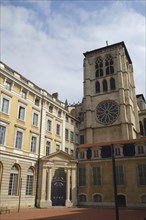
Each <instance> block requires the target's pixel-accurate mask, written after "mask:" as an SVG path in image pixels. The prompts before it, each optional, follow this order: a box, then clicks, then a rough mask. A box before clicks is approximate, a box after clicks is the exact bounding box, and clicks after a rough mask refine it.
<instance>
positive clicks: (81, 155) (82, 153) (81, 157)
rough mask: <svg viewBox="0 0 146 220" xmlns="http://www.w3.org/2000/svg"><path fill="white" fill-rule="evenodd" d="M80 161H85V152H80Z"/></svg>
mask: <svg viewBox="0 0 146 220" xmlns="http://www.w3.org/2000/svg"><path fill="white" fill-rule="evenodd" d="M80 159H85V152H84V151H81V152H80Z"/></svg>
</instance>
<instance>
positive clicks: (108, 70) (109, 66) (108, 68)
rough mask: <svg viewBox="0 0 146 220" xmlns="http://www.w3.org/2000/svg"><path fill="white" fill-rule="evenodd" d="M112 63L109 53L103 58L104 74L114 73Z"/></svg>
mask: <svg viewBox="0 0 146 220" xmlns="http://www.w3.org/2000/svg"><path fill="white" fill-rule="evenodd" d="M113 65H114V62H113V58H112V57H111V56H110V55H108V56H107V57H106V59H105V66H106V75H111V74H114V67H113Z"/></svg>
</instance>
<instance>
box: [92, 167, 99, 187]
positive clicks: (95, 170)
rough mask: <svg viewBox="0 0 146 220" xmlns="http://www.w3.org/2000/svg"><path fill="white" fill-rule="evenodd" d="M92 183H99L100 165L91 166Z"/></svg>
mask: <svg viewBox="0 0 146 220" xmlns="http://www.w3.org/2000/svg"><path fill="white" fill-rule="evenodd" d="M93 185H101V173H100V167H93Z"/></svg>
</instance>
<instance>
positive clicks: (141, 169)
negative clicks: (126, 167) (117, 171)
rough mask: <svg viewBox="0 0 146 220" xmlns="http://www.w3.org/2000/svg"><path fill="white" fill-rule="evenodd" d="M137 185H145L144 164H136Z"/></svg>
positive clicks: (145, 173)
mask: <svg viewBox="0 0 146 220" xmlns="http://www.w3.org/2000/svg"><path fill="white" fill-rule="evenodd" d="M138 178H139V185H146V164H139V165H138Z"/></svg>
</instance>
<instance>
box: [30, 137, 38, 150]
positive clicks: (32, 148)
mask: <svg viewBox="0 0 146 220" xmlns="http://www.w3.org/2000/svg"><path fill="white" fill-rule="evenodd" d="M33 138H35V140H36V142H35V151H34V146H33V144H34V143H33V140H32V139H33ZM37 145H38V135H36V134H34V133H32V134H31V138H30V153H32V154H36V153H37Z"/></svg>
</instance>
